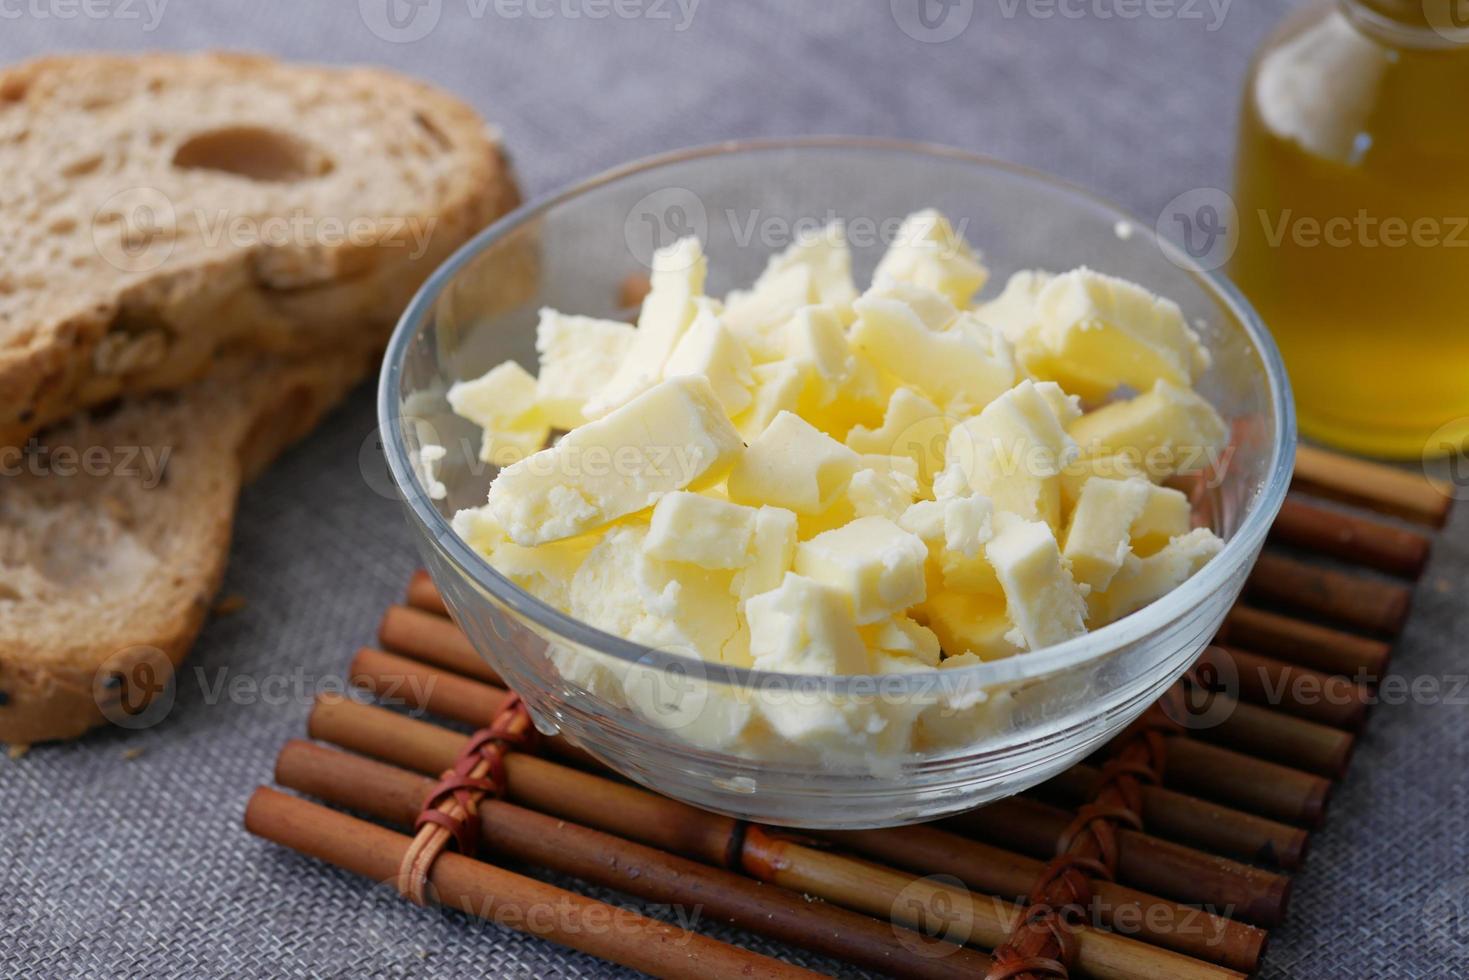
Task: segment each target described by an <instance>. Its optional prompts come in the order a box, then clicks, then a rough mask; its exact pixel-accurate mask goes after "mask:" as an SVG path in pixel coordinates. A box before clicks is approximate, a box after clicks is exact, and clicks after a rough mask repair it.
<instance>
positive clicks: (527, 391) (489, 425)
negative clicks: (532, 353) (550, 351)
mask: <svg viewBox="0 0 1469 980" xmlns="http://www.w3.org/2000/svg"><path fill="white" fill-rule="evenodd" d="M448 399H449V407H450V408H451V409H453V410H454V414H455V415H458V416H460V417H461V418H465V419H468V420H469V421H471V422H473V423H474V424H475V425H478V426H479V427H480V428H482V429H484V438H483V441H482V443H481V445H480V459H482V460H484V461H485V462H487V463H494V464H495V465H497V466H506V465H509V464H511V463H514V462H516V461H517V460H522V459H524V458H525V457H527V456H529V455H531V454H532V453H534V452H536V451H538V450H539V449H540V448H541V447H542V446H544V445H545V444H546V440H547V439H548V438H550V436H551V424H550V422H549V421H547V420H546V417H545V415H544V414H542V412H541V411H540V407H539V405H538V404H537V390H536V379H535V378H534V377H532V376H531V374H530V372H528V371H526V369H525V368H523V367H521V366H520V365H519V364H517V363H515V362H514V361H506V362H505V363H504V364H501V365H499V366H497V367H495V368H492V369H491V370H490V371H489V373H487V374H485V375H484V376H483V377H480V378H477V379H475V380H474V381H460V382H458V383H457V384H455V385H453V386H452V387H450V389H449V393H448Z"/></svg>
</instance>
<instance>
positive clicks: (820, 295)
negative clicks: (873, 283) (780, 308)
mask: <svg viewBox="0 0 1469 980" xmlns="http://www.w3.org/2000/svg"><path fill="white" fill-rule="evenodd" d="M791 268H805V269H810V270H811V290H812V293H811V300H810V301H811V302H812V303H823V304H826V305H828V306H835V307H837V308H838V309H840V308H842V307H847V306H851V305H852V301H853V300H855V299H856V298H857V286H856V284H855V283H853V282H852V252H851V250H850V249H849V248H848V247H847V229H846V226H845V225H844V224H843V223H842V222H840V221H833V222H831V223H829V224H827V225H826V226H824V227H822V228H819V229H801V230H800V231H799V232H798V233H797V235H796V241H795V242H794V244H792V245H791V247H790V248H788V249H786V250H785V251H784V252H781V253H780V254H779V255H776V256H773V257H772V258H771V259H770V261H769V263H767V265H766V268H765V271H766V273H767V274H768V273H772V272H774V273H779V272H782V271H784V270H786V269H791Z"/></svg>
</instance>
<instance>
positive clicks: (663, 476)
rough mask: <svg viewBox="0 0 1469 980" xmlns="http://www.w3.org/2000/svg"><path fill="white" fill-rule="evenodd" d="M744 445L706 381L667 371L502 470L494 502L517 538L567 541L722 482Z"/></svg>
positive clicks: (520, 540) (498, 515) (523, 541)
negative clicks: (677, 494)
mask: <svg viewBox="0 0 1469 980" xmlns="http://www.w3.org/2000/svg"><path fill="white" fill-rule="evenodd" d="M843 448H844V447H843ZM743 449H744V444H743V443H742V442H740V437H739V434H738V433H736V432H735V430H734V427H733V426H731V425H730V423H729V420H728V419H727V418H725V416H724V409H723V408H722V407H721V406H720V404H719V400H718V399H717V398H715V396H714V390H713V389H712V388H710V387H709V382H708V381H705V380H704V379H703V378H697V377H678V378H670V379H669V380H667V381H664V382H662V383H661V384H658V385H656V386H655V387H653V388H652V389H650V390H648V391H646V392H644V393H643V394H642V395H639V396H638V397H637V398H635V399H633V400H632V401H630V402H628V403H627V404H626V405H624V406H622V407H621V408H619V409H617V410H616V411H614V412H612V413H611V414H610V415H607V416H605V417H603V418H601V419H598V420H597V421H595V422H588V423H587V424H586V425H583V426H581V427H579V428H576V429H573V430H572V431H571V432H569V433H567V434H566V435H565V436H563V437H562V438H561V440H560V441H559V442H558V443H556V445H555V446H553V447H551V448H550V449H543V450H541V451H540V452H538V453H536V454H535V455H534V456H531V457H529V458H527V459H523V460H521V461H520V462H518V463H516V464H514V465H513V466H509V467H506V468H505V469H503V470H501V471H500V473H499V475H498V476H496V477H495V480H494V482H493V483H491V484H490V500H489V506H490V509H491V511H492V512H493V513H494V515H495V518H496V520H498V521H499V522H500V524H501V525H502V526H503V527H504V528H505V531H506V533H507V534H509V535H510V537H511V539H512V540H514V541H515V542H516V543H517V544H522V545H536V544H541V543H543V542H546V541H555V540H558V539H560V538H569V537H572V536H574V535H577V534H583V533H585V532H587V531H589V530H592V529H593V528H597V527H601V526H603V525H604V524H608V523H610V522H612V521H614V520H616V519H617V518H619V517H622V516H624V515H626V514H632V513H636V512H637V511H640V510H643V509H644V508H647V507H651V506H653V505H654V504H655V503H657V502H658V499H659V498H660V497H662V496H663V495H664V494H666V493H670V492H672V491H674V490H685V489H695V490H697V489H700V488H702V487H705V486H709V485H711V484H713V483H715V482H717V481H718V480H719V479H720V477H722V476H723V475H724V474H725V473H727V472H728V471H729V468H730V467H731V466H732V465H733V464H734V463H735V461H736V460H737V459H738V458H739V457H740V455H741V452H742V451H743ZM847 451H848V452H850V450H847Z"/></svg>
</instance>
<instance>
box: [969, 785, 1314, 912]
mask: <svg viewBox="0 0 1469 980" xmlns="http://www.w3.org/2000/svg"><path fill="white" fill-rule="evenodd" d="M1074 816H1075V814H1072V813H1070V812H1068V811H1066V810H1060V809H1057V808H1056V807H1052V806H1047V805H1046V804H1044V803H1041V802H1039V801H1038V800H1034V799H1030V798H1028V797H1012V798H1010V799H1006V800H999V801H998V802H995V803H991V804H990V805H988V806H983V807H980V808H979V809H977V810H971V811H969V812H968V813H962V814H960V815H958V816H956V817H950V818H948V819H946V820H944V821H943V822H942V826H944V827H946V828H948V829H951V830H954V831H956V832H958V833H960V834H963V835H965V836H968V837H982V838H984V839H986V840H990V841H994V842H996V843H998V844H1000V845H1002V846H1004V847H1007V848H1013V849H1015V850H1017V851H1020V852H1021V853H1023V854H1028V855H1030V856H1031V857H1035V858H1050V857H1053V856H1054V855H1055V851H1056V840H1057V839H1058V838H1059V837H1060V836H1061V832H1062V831H1063V830H1065V829H1066V827H1067V826H1068V825H1069V824H1070V823H1071V821H1072V818H1073V817H1074ZM1117 846H1118V851H1117V854H1118V858H1117V880H1118V881H1122V882H1127V883H1128V884H1130V885H1132V886H1133V887H1134V888H1138V889H1141V890H1143V891H1145V892H1148V893H1150V894H1153V895H1163V896H1166V897H1168V898H1171V899H1174V900H1176V901H1179V902H1185V903H1188V904H1190V905H1205V906H1208V907H1209V908H1211V909H1212V910H1214V911H1215V912H1217V913H1219V914H1221V915H1227V916H1229V917H1230V918H1234V919H1239V920H1241V921H1243V922H1248V923H1251V924H1253V925H1259V926H1275V925H1279V924H1280V922H1281V921H1282V920H1283V919H1284V917H1285V909H1286V906H1287V904H1288V902H1289V899H1290V879H1289V878H1287V877H1286V876H1284V875H1280V874H1276V873H1274V872H1272V871H1266V870H1264V869H1263V868H1252V867H1250V866H1248V865H1244V864H1240V863H1239V862H1237V861H1231V860H1229V859H1227V858H1221V857H1218V856H1216V855H1212V854H1203V853H1201V852H1199V851H1195V850H1193V849H1192V848H1188V847H1184V846H1183V845H1181V844H1174V843H1171V842H1169V841H1165V840H1159V839H1158V838H1156V837H1153V836H1151V835H1149V834H1144V833H1140V832H1138V831H1135V830H1128V829H1122V828H1119V829H1118V831H1117Z"/></svg>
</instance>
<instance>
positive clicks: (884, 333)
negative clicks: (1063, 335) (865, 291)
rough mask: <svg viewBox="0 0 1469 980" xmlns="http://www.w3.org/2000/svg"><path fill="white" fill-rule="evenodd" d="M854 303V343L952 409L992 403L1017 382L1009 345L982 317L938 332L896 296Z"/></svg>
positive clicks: (887, 367)
mask: <svg viewBox="0 0 1469 980" xmlns="http://www.w3.org/2000/svg"><path fill="white" fill-rule="evenodd" d="M855 309H856V311H857V322H856V323H855V324H853V325H852V335H851V339H852V346H853V347H854V348H856V349H857V350H858V351H860V352H861V353H862V354H863V355H865V356H866V357H867V358H868V359H869V360H871V361H873V362H874V363H877V364H881V365H882V366H883V367H884V368H885V369H886V370H888V371H890V372H892V373H893V374H894V375H896V376H897V377H898V378H899V379H900V380H901V381H902V382H903V383H905V384H908V385H912V386H913V387H916V388H919V389H920V390H922V391H923V392H925V393H926V394H928V395H929V396H930V397H932V398H933V399H934V400H935V401H937V402H938V403H939V404H941V405H944V406H945V407H946V408H949V409H950V410H951V411H956V412H963V411H966V410H969V409H976V408H979V407H980V406H983V405H987V404H989V403H990V402H991V401H993V400H994V399H995V398H996V397H998V396H999V395H1001V394H1002V393H1004V392H1005V391H1008V390H1009V389H1010V387H1011V385H1013V384H1014V383H1015V377H1016V376H1015V360H1014V357H1013V356H1012V354H1011V351H1010V346H1009V345H1008V344H1007V343H1005V341H1004V338H1002V337H1000V336H999V334H998V333H995V332H993V331H990V330H989V328H987V327H984V326H983V324H980V323H978V322H977V321H974V322H973V323H972V324H971V325H970V326H969V327H966V328H963V329H960V328H954V329H950V330H946V331H943V332H935V331H933V330H930V329H928V328H927V327H926V326H924V324H923V321H922V320H920V319H919V318H918V315H917V314H916V313H914V312H913V310H912V309H911V308H910V307H908V306H907V305H905V304H903V303H900V302H897V301H896V300H890V299H874V298H870V297H863V298H862V299H859V300H858V301H857V303H856V306H855ZM961 319H962V317H961Z"/></svg>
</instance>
